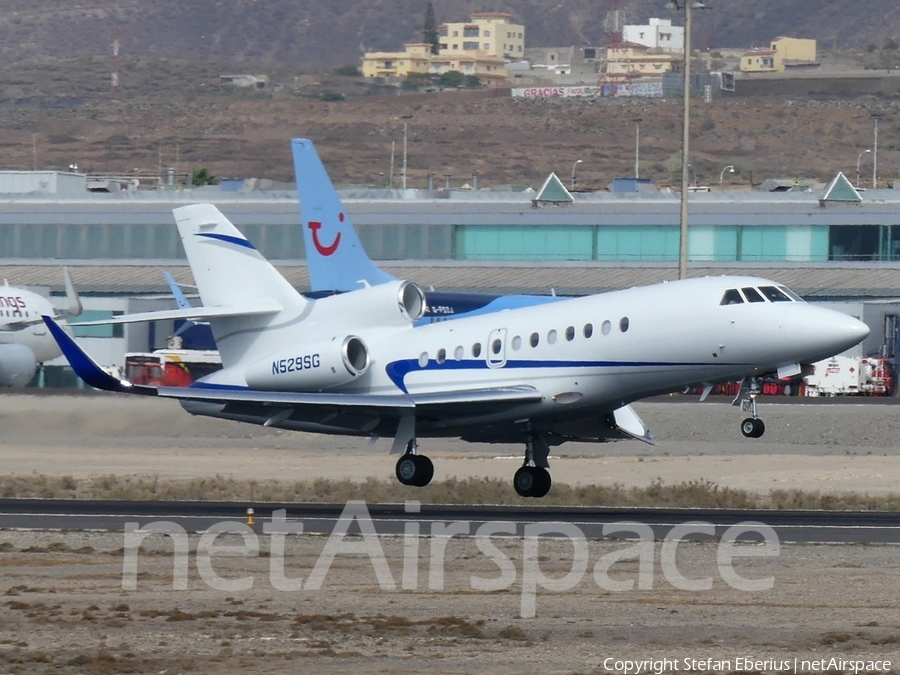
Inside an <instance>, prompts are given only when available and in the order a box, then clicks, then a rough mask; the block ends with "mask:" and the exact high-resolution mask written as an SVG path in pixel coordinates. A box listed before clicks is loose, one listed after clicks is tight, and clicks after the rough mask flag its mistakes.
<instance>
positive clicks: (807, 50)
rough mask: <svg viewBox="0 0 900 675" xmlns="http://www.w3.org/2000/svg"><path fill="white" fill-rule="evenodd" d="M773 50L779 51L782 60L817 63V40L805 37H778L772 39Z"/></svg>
mask: <svg viewBox="0 0 900 675" xmlns="http://www.w3.org/2000/svg"><path fill="white" fill-rule="evenodd" d="M772 50H773V51H776V52H778V54H779V55H780V56H781V60H782V61H793V62H796V63H815V61H816V41H815V40H807V39H803V38H790V37H777V38H775V39H774V40H772Z"/></svg>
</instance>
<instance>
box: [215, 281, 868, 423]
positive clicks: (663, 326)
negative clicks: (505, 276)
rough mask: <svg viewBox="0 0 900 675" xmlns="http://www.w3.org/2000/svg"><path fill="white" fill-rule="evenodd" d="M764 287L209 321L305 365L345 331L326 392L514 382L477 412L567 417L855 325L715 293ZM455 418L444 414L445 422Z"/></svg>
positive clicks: (229, 377)
mask: <svg viewBox="0 0 900 675" xmlns="http://www.w3.org/2000/svg"><path fill="white" fill-rule="evenodd" d="M771 286H774V287H777V286H778V284H777V283H776V282H772V281H768V280H765V279H758V278H753V277H708V278H702V279H690V280H685V281H673V282H668V283H663V284H656V285H653V286H646V287H640V288H632V289H628V290H623V291H615V292H610V293H603V294H600V295H594V296H589V297H583V298H573V299H568V300H561V301H558V302H555V303H551V304H544V305H540V306H537V307H523V308H520V309H513V310H507V311H501V312H497V313H494V314H486V315H481V316H474V317H470V318H463V319H457V320H455V321H451V322H444V323H436V324H430V325H423V326H416V327H414V326H413V325H411V324H409V323H408V322H407V323H405V324H403V323H402V322H394V321H390V322H385V323H387V324H389V325H384V324H380V325H372V322H371V320H369V319H368V318H364V319H360V320H359V321H356V320H355V318H356V317H357V316H363V317H365V316H366V315H367V310H368V307H363V306H357V307H354V303H355V302H356V303H359V302H362V301H363V300H362V299H363V298H364V297H365V295H364V294H360V296H359V300H357V299H355V298H354V296H355V295H356V293H357V292H356V291H354V292H351V293H346V294H344V295H341V296H335V297H329V298H323V299H320V300H316V301H311V302H310V304H309V305H308V306H306V307H305V308H304V309H303V311H302V315H300V314H298V315H296V316H286V315H285V316H282V315H279V316H276V317H274V318H273V319H272V321H270V322H268V325H267V326H266V327H265V328H262V329H260V330H258V331H256V330H250V331H247V330H241V331H234V332H231V331H228V330H218V331H217V335H216V339H217V342H220V344H222V346H224V347H225V348H226V349H227V348H228V346H229V341H234V344H232V345H231V346H232V350H231V351H239V352H242V353H248V352H250V351H255V353H257V354H259V355H260V357H261V358H262V360H263V361H265V355H266V354H275V353H276V352H279V353H280V354H282V355H283V353H284V350H285V349H288V351H289V352H290V351H291V350H293V351H295V352H296V358H297V359H299V360H300V361H299V362H303V361H304V359H306V361H305V363H306V364H309V365H312V363H314V362H315V360H314V359H312V357H313V356H314V354H311V353H308V350H307V349H306V348H307V346H310V345H314V344H321V341H322V340H324V339H331V338H334V339H342V338H343V337H344V336H346V335H349V334H352V335H355V336H358V337H359V338H361V339H362V340H363V341H364V342H365V343H366V345H367V347H368V350H369V355H370V359H371V365H370V367H369V368H368V370H367V371H366V372H365V373H364V374H363V375H361V376H360V377H358V378H356V379H354V380H353V381H351V382H349V383H346V384H343V385H341V386H338V387H335V388H333V389H329V391H333V392H335V393H338V392H340V393H353V394H398V395H399V394H403V393H409V394H422V393H434V392H442V391H459V390H461V389H463V390H464V389H481V388H489V387H502V386H513V385H523V384H524V385H530V386H533V387H535V388H536V389H537V390H538V391H540V392H541V394H542V396H543V400H542V401H540V402H539V403H531V404H527V405H523V406H520V407H517V408H515V409H513V410H507V411H504V412H503V413H495V414H494V415H492V416H490V418H489V419H488V418H486V419H487V421H492V422H493V421H498V420H501V418H502V419H507V418H509V419H512V418H516V419H518V418H520V417H523V416H527V417H528V418H529V419H531V420H535V419H539V418H540V417H542V416H548V417H552V418H554V419H577V418H584V417H587V416H592V415H597V414H599V413H603V412H609V411H612V410H614V409H616V408H618V407H620V406H622V405H624V404H627V403H629V402H631V401H634V400H637V399H640V398H644V397H646V396H652V395H655V394H661V393H666V392H670V391H674V390H678V389H681V388H683V387H685V386H688V385H694V384H704V383H706V384H713V383H718V382H726V381H731V380H736V379H740V378H742V377H746V376H753V375H759V374H762V373H766V372H772V371H774V370H777V369H778V368H780V367H782V366H789V365H792V364H797V363H810V362H813V361H817V360H820V359H822V358H825V357H828V356H831V355H833V354H835V353H838V352H840V351H843V350H844V349H846V348H848V347H850V346H852V345H854V344H857V343H858V342H860V341H861V340H862V339H863V338H864V337H865V336H866V335H867V334H868V328H867V327H866V326H865V324H862V323H861V322H859V321H857V320H856V319H853V318H852V317H849V316H847V315H844V314H841V313H838V312H835V311H832V310H827V309H824V308H820V307H816V306H813V305H810V304H807V303H805V302H802V301H783V302H770V301H763V302H756V303H750V302H745V303H742V304H734V305H723V304H720V303H721V302H722V299H723V293H725V291H726V290H727V289H734V288H742V287H756V288H759V287H771ZM295 314H296V312H295ZM533 336H536V339H535V338H534V337H533ZM256 337H259V338H261V339H260V340H259V341H256V339H255V338H256ZM533 341H534V342H535V343H536V344H534V345H533ZM257 348H258V349H257ZM306 357H310V358H308V359H307V358H306ZM319 362H324V359H319ZM257 363H258V362H257ZM313 367H315V366H313ZM245 368H246V360H243V361H242V362H241V363H240V365H234V366H229V364H226V368H225V369H224V370H222V371H220V372H218V373H215V374H214V375H212V376H210V377H209V378H206V379H205V383H211V384H220V385H221V384H225V385H231V386H239V387H246V386H247V380H246V376H245ZM272 369H273V370H272V372H273V378H278V377H280V376H281V373H280V370H284V369H285V368H284V363H281V364H280V366H279V364H278V363H276V362H275V361H273V363H272ZM284 375H285V377H287V376H289V373H285V374H284ZM201 386H202V384H201ZM272 388H273V389H277V390H282V391H283V390H285V389H286V387H279V386H273V387H272ZM462 423H463V421H462V420H455V421H454V420H448V421H447V425H448V428H449V427H454V426H457V425H460V424H462ZM438 424H439V423H438ZM465 424H471V418H469V419H467V420H466V421H465ZM439 425H440V424H439Z"/></svg>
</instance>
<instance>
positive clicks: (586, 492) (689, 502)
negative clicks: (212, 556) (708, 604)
mask: <svg viewBox="0 0 900 675" xmlns="http://www.w3.org/2000/svg"><path fill="white" fill-rule="evenodd" d="M0 497H3V498H20V499H24V498H43V499H124V500H148V501H169V500H197V501H250V502H325V503H344V502H346V501H348V500H351V499H365V500H366V501H368V502H372V503H385V502H387V503H396V502H402V501H404V500H407V499H418V500H420V501H421V502H422V503H425V504H511V505H517V504H535V501H534V500H526V499H523V498H521V497H519V496H518V495H516V494H515V492H514V491H513V489H512V485H510V483H509V481H505V480H500V479H497V478H461V479H460V478H450V479H447V480H443V481H435V482H433V483H432V484H431V485H429V486H428V487H426V488H423V489H420V490H416V489H412V488H408V487H404V486H402V485H400V484H399V483H396V482H395V481H391V480H379V479H376V478H368V479H366V480H365V481H363V482H361V483H359V482H354V481H350V480H325V479H318V480H314V481H299V482H293V481H279V480H236V479H234V478H226V477H223V476H215V477H212V478H194V479H190V480H176V479H159V478H158V477H155V476H114V475H107V476H99V477H94V478H86V479H76V478H73V477H72V476H46V475H37V474H33V475H26V476H16V475H8V476H2V477H0ZM539 503H541V504H545V505H562V506H662V507H675V508H677V507H699V508H736V509H777V510H784V509H824V510H860V511H872V510H879V511H900V493H897V494H893V493H892V494H889V495H883V496H871V495H865V494H857V493H849V492H847V493H835V494H833V493H821V492H817V491H814V492H806V491H803V490H771V491H770V492H768V493H755V492H749V491H747V490H738V489H734V488H729V487H722V486H719V485H716V484H715V483H712V482H710V481H705V480H696V481H689V482H685V483H665V482H664V481H663V480H662V479H657V480H655V481H653V482H652V483H651V484H650V485H648V486H646V487H625V486H623V485H619V484H614V485H582V486H571V485H567V484H565V483H554V484H553V488H552V489H551V491H550V494H548V495H547V497H545V498H544V499H543V500H541V501H540V502H539ZM75 552H76V553H81V552H82V551H75Z"/></svg>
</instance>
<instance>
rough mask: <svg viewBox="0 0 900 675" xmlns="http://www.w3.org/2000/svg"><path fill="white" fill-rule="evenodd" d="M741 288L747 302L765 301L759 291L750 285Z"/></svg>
mask: <svg viewBox="0 0 900 675" xmlns="http://www.w3.org/2000/svg"><path fill="white" fill-rule="evenodd" d="M741 290H742V291H744V297H745V298H747V302H765V300H764V299H763V296H761V295H760V294H759V291H758V290H756V289H755V288H753V287H752V286H751V287H748V288H742V289H741Z"/></svg>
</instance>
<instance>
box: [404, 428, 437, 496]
mask: <svg viewBox="0 0 900 675" xmlns="http://www.w3.org/2000/svg"><path fill="white" fill-rule="evenodd" d="M395 473H396V474H397V480H399V481H400V482H401V483H403V484H404V485H412V486H414V487H425V486H426V485H428V484H429V483H430V482H431V479H432V478H434V464H432V462H431V460H430V459H428V458H427V457H426V456H425V455H419V454H417V453H416V441H415V439H413V440H411V441H410V442H409V443H408V444H407V446H406V452H405V453H404V454H403V455H402V456H401V457H400V459H398V460H397V467H396V469H395Z"/></svg>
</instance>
